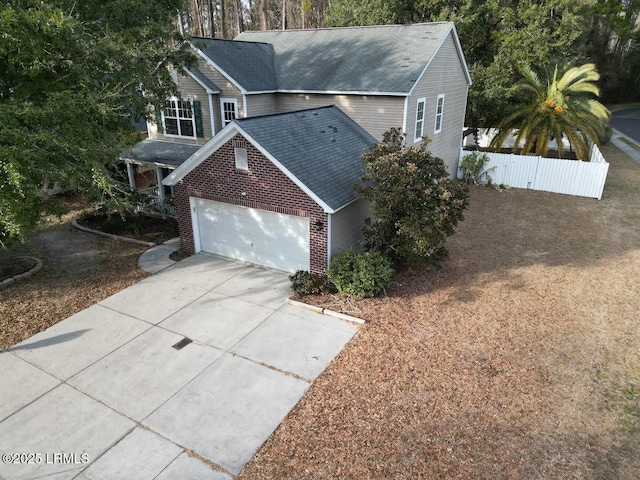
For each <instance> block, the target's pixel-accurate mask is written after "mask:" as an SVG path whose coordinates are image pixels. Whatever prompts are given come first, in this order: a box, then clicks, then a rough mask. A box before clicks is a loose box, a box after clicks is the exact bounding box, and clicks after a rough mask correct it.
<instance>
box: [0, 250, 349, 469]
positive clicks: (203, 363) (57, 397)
mask: <svg viewBox="0 0 640 480" xmlns="http://www.w3.org/2000/svg"><path fill="white" fill-rule="evenodd" d="M289 293H290V290H289V280H288V278H287V274H285V273H282V272H278V271H273V270H267V269H262V268H259V267H254V266H250V265H247V264H244V263H239V262H234V261H229V260H226V259H222V258H219V257H215V256H211V255H206V254H198V255H194V256H192V257H189V258H187V259H185V260H183V261H181V262H179V263H176V264H174V265H172V266H170V267H168V268H165V269H164V270H161V271H160V272H159V273H157V274H155V275H153V276H151V277H149V278H147V279H145V280H143V281H142V282H140V283H138V284H136V285H133V286H131V287H129V288H127V289H125V290H123V291H121V292H119V293H117V294H116V295H113V296H112V297H109V298H107V299H105V300H104V301H102V302H100V303H98V304H97V305H94V306H92V307H90V308H88V309H86V310H83V311H81V312H79V313H77V314H76V315H73V316H71V317H69V318H67V319H66V320H64V321H62V322H60V323H58V324H56V325H54V326H52V327H51V328H49V329H47V330H46V331H44V332H41V333H39V334H37V335H34V336H33V337H31V338H29V339H28V340H26V341H24V342H22V343H20V344H18V345H15V346H14V347H11V348H9V349H7V350H4V351H0V372H2V373H0V454H2V455H3V456H2V462H0V479H2V480H14V479H16V480H18V479H35V478H51V479H60V480H62V479H80V480H83V479H96V480H97V479H123V478H136V479H160V480H169V479H181V480H184V479H198V480H201V479H216V480H222V479H231V478H233V476H234V475H236V474H238V473H239V472H240V469H241V468H242V466H243V465H244V464H245V463H246V462H248V461H249V460H250V459H251V458H252V457H253V455H254V454H255V452H256V451H257V450H258V448H259V447H260V446H261V445H262V444H263V443H264V442H265V440H267V438H268V437H269V436H270V435H271V433H272V432H273V431H274V430H275V429H276V428H277V426H278V425H279V424H280V423H281V422H282V420H283V419H284V417H285V416H286V415H287V413H288V412H289V411H290V410H291V409H292V408H293V406H294V405H295V404H296V403H297V402H298V401H299V400H300V398H301V397H302V395H304V393H305V391H306V390H307V388H309V386H310V384H311V382H312V381H313V380H314V379H315V378H316V377H317V376H318V375H319V374H320V373H321V372H322V371H323V370H324V369H325V368H326V366H327V365H328V364H329V363H330V362H331V360H332V359H333V358H334V357H335V356H336V355H337V354H338V353H339V352H340V351H341V350H342V348H343V347H344V345H346V343H347V342H348V341H349V340H350V339H351V338H352V337H353V336H354V335H355V333H356V331H357V328H356V326H355V325H353V324H350V323H348V322H345V321H343V320H339V319H336V318H333V317H328V316H323V315H320V314H317V313H314V312H311V311H308V310H304V309H302V308H300V307H296V306H292V305H288V304H285V300H286V298H287V296H288V295H289Z"/></svg>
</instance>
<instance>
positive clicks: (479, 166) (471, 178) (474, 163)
mask: <svg viewBox="0 0 640 480" xmlns="http://www.w3.org/2000/svg"><path fill="white" fill-rule="evenodd" d="M488 162H489V156H488V155H487V154H486V153H482V152H472V153H467V154H466V155H465V156H464V157H462V161H461V162H460V168H461V169H462V171H463V179H464V181H465V183H466V184H467V185H468V184H471V183H473V184H478V183H480V182H481V181H482V177H485V178H486V179H487V183H488V184H489V185H491V175H489V171H490V170H492V169H493V168H490V169H486V170H484V166H485V165H486V164H487V163H488Z"/></svg>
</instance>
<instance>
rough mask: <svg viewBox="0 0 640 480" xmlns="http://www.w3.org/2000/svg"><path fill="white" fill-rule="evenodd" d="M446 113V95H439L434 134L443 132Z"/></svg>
mask: <svg viewBox="0 0 640 480" xmlns="http://www.w3.org/2000/svg"><path fill="white" fill-rule="evenodd" d="M443 112H444V94H440V95H438V100H436V122H435V127H434V129H433V133H440V131H441V130H442V116H443Z"/></svg>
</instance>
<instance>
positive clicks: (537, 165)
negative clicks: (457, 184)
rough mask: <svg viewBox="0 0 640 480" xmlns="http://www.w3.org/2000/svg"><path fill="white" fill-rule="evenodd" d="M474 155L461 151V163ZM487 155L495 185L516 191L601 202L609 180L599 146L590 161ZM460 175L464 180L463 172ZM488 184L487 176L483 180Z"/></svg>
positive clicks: (593, 147) (607, 165)
mask: <svg viewBox="0 0 640 480" xmlns="http://www.w3.org/2000/svg"><path fill="white" fill-rule="evenodd" d="M469 153H472V152H470V151H469V150H462V151H461V152H460V160H461V161H462V157H464V156H465V155H467V154H469ZM480 153H485V154H486V155H487V156H488V157H489V162H488V163H487V164H486V165H485V167H484V171H487V173H488V175H489V176H490V177H491V183H493V184H495V185H500V184H502V185H508V186H509V187H513V188H528V189H531V190H542V191H545V192H554V193H564V194H567V195H577V196H581V197H591V198H597V199H598V200H600V198H602V190H603V189H604V184H605V181H606V179H607V172H608V171H609V164H608V163H607V161H606V160H605V159H604V157H603V156H602V153H601V152H600V149H599V148H598V147H597V146H596V145H592V146H591V151H590V154H589V161H588V162H581V161H579V160H564V159H558V158H544V157H536V156H532V155H515V154H509V153H491V152H480ZM458 176H459V177H460V178H462V171H461V170H460V171H459V173H458ZM482 181H483V182H486V181H487V179H486V176H485V177H483V178H482Z"/></svg>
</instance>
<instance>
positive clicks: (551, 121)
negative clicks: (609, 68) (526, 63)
mask: <svg viewBox="0 0 640 480" xmlns="http://www.w3.org/2000/svg"><path fill="white" fill-rule="evenodd" d="M521 76H522V80H520V81H519V82H518V83H516V84H515V85H514V87H513V93H514V98H515V99H516V100H515V101H516V102H518V106H517V107H516V108H515V109H514V110H513V112H511V113H510V114H509V115H507V116H506V117H505V118H504V119H503V120H502V121H501V122H500V123H499V124H498V129H499V133H498V135H496V137H495V138H494V139H493V141H492V143H491V146H492V147H493V148H497V149H499V148H500V147H501V146H502V144H503V143H504V141H505V140H506V138H507V137H508V136H510V135H511V132H512V129H517V130H518V133H517V135H516V139H515V144H514V147H513V150H514V151H517V150H519V148H520V144H521V142H522V153H523V154H527V153H529V152H531V151H533V152H535V154H536V155H542V156H544V155H546V153H547V151H548V149H549V141H550V140H552V139H555V140H556V143H557V146H558V150H557V151H558V158H562V157H563V154H564V147H563V145H562V141H561V140H562V137H563V136H565V137H567V139H568V140H569V142H570V143H571V146H572V148H573V149H575V153H576V156H577V157H578V159H580V160H587V159H588V157H589V142H593V143H597V142H598V134H601V133H602V132H603V131H604V125H605V123H606V122H608V120H609V111H608V110H607V109H606V108H605V107H604V105H602V104H601V103H600V102H599V101H598V100H597V99H596V98H597V97H598V96H599V95H600V89H599V88H598V86H597V84H596V82H597V81H598V80H599V78H600V75H599V74H598V72H597V71H596V69H595V65H594V64H592V63H587V64H584V65H581V66H579V67H572V66H570V65H566V64H565V65H558V64H555V65H552V66H550V67H548V68H547V69H546V70H545V72H544V74H543V75H538V74H537V73H536V72H535V71H534V70H532V69H531V68H529V67H525V68H522V69H521Z"/></svg>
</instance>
